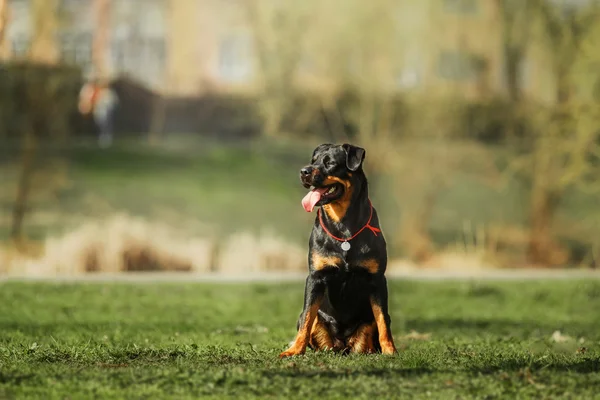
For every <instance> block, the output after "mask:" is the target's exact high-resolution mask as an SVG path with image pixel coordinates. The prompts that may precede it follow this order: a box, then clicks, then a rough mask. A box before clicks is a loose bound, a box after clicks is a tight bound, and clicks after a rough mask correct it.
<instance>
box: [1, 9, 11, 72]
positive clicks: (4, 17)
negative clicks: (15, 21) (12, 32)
mask: <svg viewBox="0 0 600 400" xmlns="http://www.w3.org/2000/svg"><path fill="white" fill-rule="evenodd" d="M8 22H9V8H8V0H0V61H3V60H6V59H7V58H9V56H10V42H9V40H8V37H7V36H8V35H7V32H8Z"/></svg>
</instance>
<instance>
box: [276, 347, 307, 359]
mask: <svg viewBox="0 0 600 400" xmlns="http://www.w3.org/2000/svg"><path fill="white" fill-rule="evenodd" d="M302 354H304V350H302V349H298V348H293V347H291V348H289V349H287V350H286V351H284V352H282V353H281V354H279V358H287V357H293V356H300V355H302Z"/></svg>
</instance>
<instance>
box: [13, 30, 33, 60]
mask: <svg viewBox="0 0 600 400" xmlns="http://www.w3.org/2000/svg"><path fill="white" fill-rule="evenodd" d="M30 42H31V41H30V40H29V37H28V36H25V35H17V36H16V37H14V38H13V39H12V52H13V54H14V55H15V57H17V58H21V57H25V56H27V52H28V51H29V45H30V44H31V43H30Z"/></svg>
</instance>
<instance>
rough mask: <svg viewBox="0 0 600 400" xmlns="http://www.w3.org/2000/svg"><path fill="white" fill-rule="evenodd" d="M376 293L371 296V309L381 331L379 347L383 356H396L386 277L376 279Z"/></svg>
mask: <svg viewBox="0 0 600 400" xmlns="http://www.w3.org/2000/svg"><path fill="white" fill-rule="evenodd" d="M374 283H375V287H374V292H373V293H372V294H371V309H372V310H373V316H374V317H375V323H376V324H377V330H378V331H379V345H380V346H381V352H382V353H383V354H395V353H397V351H396V346H395V345H394V338H393V337H392V330H391V327H390V325H391V319H390V315H389V313H388V290H387V279H385V276H384V275H379V276H377V277H375V282H374Z"/></svg>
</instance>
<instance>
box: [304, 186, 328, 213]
mask: <svg viewBox="0 0 600 400" xmlns="http://www.w3.org/2000/svg"><path fill="white" fill-rule="evenodd" d="M326 191H327V188H320V189H313V190H311V191H310V192H308V193H307V194H306V196H304V198H303V199H302V207H304V209H305V210H306V212H312V210H313V209H314V208H315V204H317V203H318V202H319V200H321V196H322V195H323V193H325V192H326Z"/></svg>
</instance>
